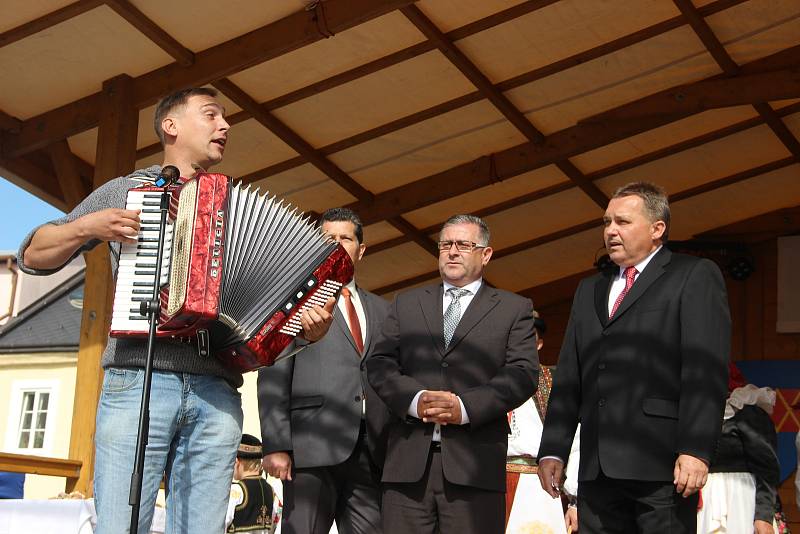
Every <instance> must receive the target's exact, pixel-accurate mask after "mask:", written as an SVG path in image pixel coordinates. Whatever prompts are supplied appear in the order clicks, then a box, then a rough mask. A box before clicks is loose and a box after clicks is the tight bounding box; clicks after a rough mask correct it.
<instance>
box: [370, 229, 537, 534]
mask: <svg viewBox="0 0 800 534" xmlns="http://www.w3.org/2000/svg"><path fill="white" fill-rule="evenodd" d="M489 237H490V236H489V229H488V227H487V226H486V223H484V222H483V221H482V220H481V219H479V218H478V217H475V216H472V215H456V216H454V217H451V218H450V219H449V220H448V221H447V222H446V223H445V224H444V226H443V228H442V231H441V232H440V234H439V272H440V275H441V277H442V282H441V283H438V284H434V285H428V286H425V287H420V288H416V289H411V290H409V291H406V292H403V293H400V294H399V295H397V296H396V297H395V299H394V302H393V303H392V307H391V309H390V311H389V316H388V317H387V319H386V323H385V325H384V327H383V331H382V332H381V337H380V339H379V341H378V343H377V346H376V348H375V351H374V353H373V354H372V355H371V356H370V358H369V360H368V361H367V370H368V373H369V381H370V384H372V387H373V388H375V391H376V392H377V393H378V395H380V397H381V398H382V399H383V400H384V402H386V404H387V406H388V407H389V410H390V411H391V413H392V415H394V418H393V419H392V421H391V425H390V427H389V430H388V435H389V442H388V445H387V453H386V462H385V464H384V469H383V478H382V481H383V484H384V489H383V503H382V505H383V528H384V531H385V532H386V533H387V534H394V533H398V534H406V533H409V532H413V533H415V534H426V533H427V534H432V533H434V532H442V533H446V534H449V533H459V534H470V533H476V534H477V533H485V532H492V533H497V532H503V525H504V523H505V498H504V495H505V491H506V447H507V442H508V433H509V425H508V419H507V413H508V412H509V411H510V410H512V409H514V408H516V407H517V406H519V405H520V404H522V403H523V402H525V400H526V399H528V398H530V397H531V395H532V394H533V392H534V391H535V390H536V384H537V377H538V368H539V365H538V363H539V362H538V356H537V351H536V338H535V335H534V330H533V307H532V305H531V301H530V300H529V299H526V298H522V297H520V296H518V295H515V294H513V293H509V292H507V291H502V290H500V289H496V288H493V287H491V286H489V285H487V284H486V283H484V281H483V269H484V267H485V266H486V264H487V263H489V259H490V258H491V257H492V248H491V247H490V246H489Z"/></svg>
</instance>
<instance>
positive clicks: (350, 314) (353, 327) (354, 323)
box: [342, 287, 364, 354]
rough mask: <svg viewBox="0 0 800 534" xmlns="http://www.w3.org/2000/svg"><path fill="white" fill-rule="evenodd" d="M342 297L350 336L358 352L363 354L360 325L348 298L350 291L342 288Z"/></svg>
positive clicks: (351, 302)
mask: <svg viewBox="0 0 800 534" xmlns="http://www.w3.org/2000/svg"><path fill="white" fill-rule="evenodd" d="M342 296H343V297H344V307H345V308H346V309H347V318H348V319H349V322H350V334H351V335H352V336H353V341H355V342H356V347H357V348H358V352H359V353H360V354H364V339H363V338H362V337H361V323H359V322H358V314H357V313H356V307H355V306H353V301H352V299H351V298H350V290H349V289H347V288H346V287H343V288H342Z"/></svg>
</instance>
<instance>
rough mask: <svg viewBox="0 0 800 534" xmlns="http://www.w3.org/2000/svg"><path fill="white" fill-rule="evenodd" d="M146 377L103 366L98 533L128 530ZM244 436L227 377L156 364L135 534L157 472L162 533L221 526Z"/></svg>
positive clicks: (147, 517)
mask: <svg viewBox="0 0 800 534" xmlns="http://www.w3.org/2000/svg"><path fill="white" fill-rule="evenodd" d="M143 383H144V369H119V368H109V369H106V372H105V377H104V379H103V391H102V394H101V395H100V403H99V405H98V408H97V429H96V435H95V474H94V494H95V506H96V507H97V529H96V530H95V533H96V534H122V533H128V532H129V528H130V521H131V506H130V505H129V504H128V496H129V493H130V482H131V472H132V471H133V464H134V459H135V455H136V434H137V430H138V425H139V407H140V403H141V396H142V384H143ZM241 435H242V402H241V395H240V394H239V392H238V391H237V390H236V389H234V388H233V387H232V386H231V385H230V384H228V383H227V382H226V381H225V380H224V379H222V378H219V377H215V376H204V375H195V374H189V373H170V372H163V371H154V373H153V388H152V391H151V395H150V433H149V439H148V443H147V449H146V450H145V466H144V475H143V481H142V498H141V502H140V508H139V534H144V533H147V532H150V523H151V522H152V520H153V507H154V506H155V500H156V496H157V494H158V487H159V484H160V482H161V477H162V473H165V474H166V495H167V525H166V533H167V534H179V533H180V534H193V533H205V532H214V533H216V532H219V533H222V532H224V531H225V512H226V510H227V506H228V499H229V497H230V491H231V480H232V477H233V462H234V459H235V458H236V449H237V448H238V446H239V441H240V440H241Z"/></svg>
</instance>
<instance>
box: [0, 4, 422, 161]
mask: <svg viewBox="0 0 800 534" xmlns="http://www.w3.org/2000/svg"><path fill="white" fill-rule="evenodd" d="M413 1H414V0H327V1H326V2H325V6H324V21H322V20H321V17H322V15H321V12H322V10H320V9H312V10H301V11H298V12H296V13H293V14H291V15H288V16H286V17H284V18H282V19H280V20H277V21H275V22H272V23H270V24H267V25H266V26H262V27H261V28H258V29H256V30H253V31H251V32H248V33H246V34H244V35H240V36H238V37H235V38H233V39H231V40H229V41H226V42H224V43H221V44H219V45H216V46H212V47H210V48H207V49H206V50H203V51H201V52H198V53H197V54H195V57H194V59H195V60H194V63H193V64H192V65H190V66H188V67H184V66H183V65H181V64H179V63H172V64H170V65H166V66H164V67H161V68H158V69H155V70H153V71H150V72H148V73H146V74H143V75H141V76H139V77H137V78H135V79H134V80H133V86H134V105H135V106H136V108H137V109H141V108H144V107H146V106H149V105H152V104H154V103H155V102H156V101H157V100H158V99H159V98H160V97H162V96H164V95H166V94H169V93H170V92H172V91H175V90H177V89H180V88H182V87H189V86H196V85H204V84H207V83H211V82H213V81H214V80H218V79H220V78H223V77H225V76H228V75H230V74H233V73H235V72H238V71H240V70H243V69H246V68H249V67H252V66H253V65H257V64H259V63H263V62H265V61H268V60H270V59H273V58H275V57H278V56H280V55H283V54H286V53H288V52H291V51H293V50H296V49H298V48H301V47H303V46H307V45H309V44H311V43H314V42H316V41H319V40H320V39H324V38H326V37H329V36H330V35H329V33H333V34H336V33H339V32H342V31H345V30H347V29H349V28H352V27H353V26H357V25H359V24H362V23H364V22H366V21H368V20H371V19H373V18H376V17H379V16H381V15H385V14H386V13H389V12H391V11H394V10H395V9H398V8H400V7H402V6H404V5H407V4H409V3H411V2H413ZM320 24H322V26H320ZM322 27H324V28H325V31H323V30H322V29H321V28H322ZM101 100H102V91H98V92H97V93H94V94H92V95H88V96H86V97H83V98H81V99H79V100H77V101H75V102H72V103H69V104H66V105H64V106H61V107H58V108H56V109H53V110H50V111H48V112H45V113H42V114H41V115H38V116H36V117H32V118H30V119H28V120H26V121H24V122H23V124H22V127H21V129H20V133H19V135H14V136H9V135H8V134H6V136H5V137H6V141H5V143H4V145H5V157H16V156H19V155H21V154H25V153H28V152H31V151H33V150H36V149H37V148H42V147H44V146H47V145H49V144H50V143H52V142H54V141H57V140H59V139H64V138H65V137H68V136H70V135H74V134H77V133H80V132H82V131H85V130H88V129H91V128H94V127H95V126H97V125H98V122H99V112H98V109H99V107H100V102H101Z"/></svg>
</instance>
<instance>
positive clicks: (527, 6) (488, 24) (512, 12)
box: [264, 0, 559, 110]
mask: <svg viewBox="0 0 800 534" xmlns="http://www.w3.org/2000/svg"><path fill="white" fill-rule="evenodd" d="M558 1H559V0H528V1H526V2H522V3H521V4H517V5H516V6H513V7H510V8H508V9H504V10H502V11H498V12H497V13H494V14H492V15H489V16H487V17H484V18H482V19H479V20H476V21H474V22H471V23H469V24H465V25H464V26H460V27H458V28H455V29H453V30H450V31H449V32H447V38H448V39H450V40H453V41H458V40H460V39H464V38H465V37H469V36H470V35H474V34H476V33H479V32H482V31H484V30H488V29H489V28H493V27H494V26H498V25H500V24H503V23H505V22H508V21H510V20H513V19H515V18H518V17H521V16H523V15H527V14H528V13H531V12H533V11H536V10H538V9H541V8H543V7H546V6H548V5H550V4H554V3H556V2H558ZM435 48H436V47H435V46H434V44H433V43H432V42H431V41H429V40H426V41H422V42H421V43H416V44H413V45H411V46H408V47H406V48H404V49H402V50H398V51H397V52H393V53H391V54H389V55H387V56H383V57H381V58H378V59H375V60H373V61H370V62H368V63H364V64H363V65H359V66H357V67H354V68H352V69H349V70H346V71H344V72H341V73H339V74H335V75H333V76H331V77H329V78H326V79H324V80H320V81H318V82H315V83H312V84H311V85H308V86H306V87H301V88H300V89H297V90H295V91H292V92H290V93H287V94H285V95H283V96H279V97H277V98H273V99H272V100H270V101H268V102H265V103H264V106H266V107H267V109H269V110H274V109H278V108H280V107H283V106H286V105H289V104H293V103H294V102H298V101H300V100H303V99H305V98H308V97H310V96H314V95H317V94H319V93H322V92H324V91H327V90H329V89H333V88H334V87H338V86H340V85H344V84H346V83H349V82H352V81H354V80H357V79H359V78H362V77H364V76H367V75H369V74H373V73H375V72H378V71H379V70H382V69H385V68H387V67H391V66H392V65H397V64H398V63H402V62H403V61H407V60H409V59H413V58H415V57H417V56H421V55H422V54H425V53H426V52H430V51H431V50H434V49H435Z"/></svg>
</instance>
